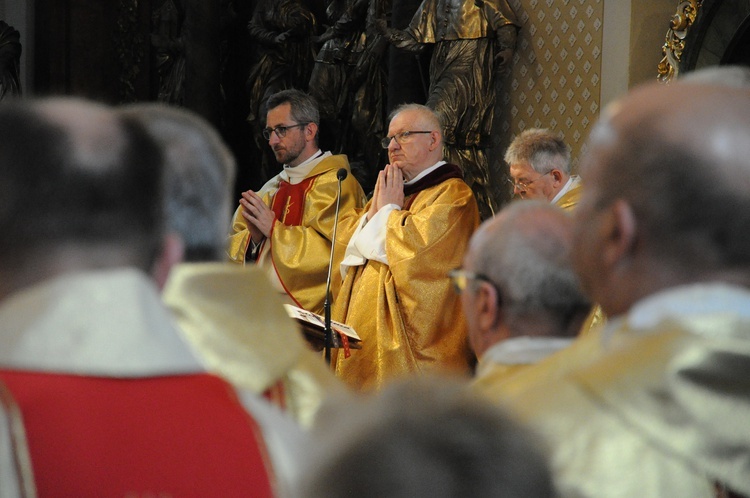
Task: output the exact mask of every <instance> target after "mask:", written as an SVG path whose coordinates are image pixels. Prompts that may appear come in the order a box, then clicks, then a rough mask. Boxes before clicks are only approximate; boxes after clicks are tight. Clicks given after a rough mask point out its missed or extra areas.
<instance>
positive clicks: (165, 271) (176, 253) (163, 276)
mask: <svg viewBox="0 0 750 498" xmlns="http://www.w3.org/2000/svg"><path fill="white" fill-rule="evenodd" d="M184 257H185V243H184V242H183V240H182V237H180V236H179V235H177V234H176V233H174V232H170V233H168V234H167V235H165V236H164V239H162V244H161V250H160V251H159V254H158V255H157V256H156V261H154V265H153V267H152V269H151V277H152V278H153V279H154V281H155V282H156V286H157V287H158V288H159V290H162V289H163V288H164V285H165V284H166V283H167V278H168V277H169V272H170V270H171V269H172V267H173V266H174V265H176V264H178V263H180V262H182V260H183V259H184Z"/></svg>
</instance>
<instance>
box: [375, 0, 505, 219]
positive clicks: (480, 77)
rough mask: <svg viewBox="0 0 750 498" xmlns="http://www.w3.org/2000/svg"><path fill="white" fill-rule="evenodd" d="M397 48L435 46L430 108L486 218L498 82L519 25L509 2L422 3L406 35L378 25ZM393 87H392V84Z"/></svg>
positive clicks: (450, 156) (431, 0)
mask: <svg viewBox="0 0 750 498" xmlns="http://www.w3.org/2000/svg"><path fill="white" fill-rule="evenodd" d="M376 25H377V26H378V29H379V31H380V32H381V33H383V34H385V36H386V37H387V38H388V40H389V41H390V42H391V43H392V44H393V45H394V46H396V47H398V48H402V49H406V50H411V51H415V52H419V51H422V50H424V49H425V47H426V46H427V45H430V44H432V45H434V47H433V52H432V59H431V62H430V87H429V90H428V97H427V103H426V105H427V106H428V107H430V108H432V109H433V110H435V112H436V113H437V114H438V116H439V117H440V120H441V122H442V124H443V132H444V135H445V149H446V150H445V157H446V160H447V161H449V162H452V163H455V164H458V165H459V166H461V168H462V169H463V171H464V176H465V178H466V181H467V183H468V184H469V185H470V186H471V187H472V190H473V191H474V194H475V195H476V197H477V202H478V203H479V206H480V211H481V214H482V217H483V218H486V217H488V216H490V215H491V214H492V213H493V212H494V209H495V205H494V204H495V203H494V200H493V199H492V196H491V195H490V190H489V186H490V180H491V178H490V169H489V164H488V161H487V154H486V151H487V148H488V147H489V144H490V133H491V131H492V121H493V118H494V109H495V96H496V94H497V92H496V89H497V87H498V85H497V83H498V81H499V77H501V76H503V74H504V72H505V71H506V69H507V67H508V64H509V63H510V61H511V57H512V55H513V49H514V47H515V42H516V33H517V30H518V23H517V21H516V18H515V14H514V13H513V11H512V9H511V8H510V5H508V2H507V1H506V0H487V1H483V0H424V1H423V2H422V5H421V6H420V7H419V9H418V10H417V12H416V13H415V14H414V17H413V18H412V21H411V23H410V24H409V27H408V28H406V29H405V30H396V29H392V28H388V27H387V26H386V23H385V21H384V20H383V19H380V20H378V22H377V23H376ZM391 84H394V82H391Z"/></svg>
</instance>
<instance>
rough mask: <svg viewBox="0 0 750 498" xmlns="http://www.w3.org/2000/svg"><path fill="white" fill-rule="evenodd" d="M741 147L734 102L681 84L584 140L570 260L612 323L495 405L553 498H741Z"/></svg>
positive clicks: (749, 454)
mask: <svg viewBox="0 0 750 498" xmlns="http://www.w3.org/2000/svg"><path fill="white" fill-rule="evenodd" d="M748 133H750V93H748V91H747V90H746V89H737V88H730V87H728V86H710V85H705V84H700V83H680V82H679V81H678V82H676V83H674V84H671V85H669V86H662V85H659V84H654V85H646V86H643V87H640V88H638V89H636V90H634V91H632V92H631V93H630V94H628V95H627V96H625V97H624V98H622V99H621V100H620V101H618V102H615V103H614V104H612V105H611V106H609V107H608V108H607V110H606V112H605V113H604V114H603V116H602V119H601V121H600V122H599V123H598V124H597V125H596V126H595V128H594V129H593V131H592V133H591V135H590V138H589V143H588V151H589V152H588V154H587V156H586V157H585V158H584V159H583V162H582V165H581V168H582V171H583V173H584V174H585V175H586V178H587V179H588V183H587V187H586V190H585V191H584V193H583V196H582V198H581V202H580V204H579V206H578V208H577V210H576V220H575V239H574V240H575V244H574V251H573V255H574V265H575V267H576V270H577V272H578V274H579V275H580V277H581V279H582V282H583V285H584V288H585V289H586V290H587V292H588V293H589V295H590V296H591V297H592V298H594V299H595V300H597V301H598V302H599V303H600V304H601V306H602V308H603V309H604V311H605V312H606V313H607V315H608V316H610V317H611V319H610V322H609V324H608V325H607V327H606V328H605V329H604V330H603V331H602V332H601V333H600V334H594V335H591V336H588V337H585V338H583V340H581V341H579V344H580V345H582V346H583V347H576V346H572V347H571V348H568V349H566V350H565V351H564V352H561V353H559V354H558V355H556V357H551V358H549V359H548V360H546V361H545V362H542V363H540V364H539V365H537V366H535V367H531V368H530V369H529V370H527V371H526V372H524V374H525V373H532V371H533V370H536V369H538V368H540V367H543V368H544V370H545V371H546V372H550V371H554V372H556V374H555V375H554V376H552V377H550V376H549V375H544V373H543V372H542V375H541V378H540V376H539V373H540V372H534V374H535V375H536V376H537V383H536V387H533V385H532V386H531V387H527V388H526V389H525V390H523V391H521V392H520V394H518V395H516V396H511V397H510V399H509V401H508V403H509V405H510V406H511V407H512V408H514V409H515V410H516V412H517V413H518V414H519V415H520V416H521V417H522V418H523V419H524V420H526V421H527V422H528V423H530V424H531V425H532V426H533V427H534V428H535V429H537V430H538V431H540V432H541V433H542V434H543V435H544V436H545V437H546V438H547V440H548V444H549V447H550V449H551V457H552V465H553V468H554V471H555V474H556V477H557V481H558V485H559V488H560V491H561V493H562V495H563V496H577V497H580V496H591V497H593V496H596V497H609V496H640V497H647V498H648V497H659V496H686V497H715V496H736V495H743V496H748V495H750V479H748V476H750V466H749V465H748V462H750V431H749V430H748V427H747V423H746V421H747V420H748V419H749V418H750V402H749V401H748V397H747V393H748V392H749V391H750V386H749V385H748V380H747V379H749V378H750V312H749V311H748V310H750V291H749V290H748V286H749V285H750V238H748V235H747V234H748V233H750V144H749V143H748V141H747V135H748ZM545 363H547V365H544V364H545ZM520 375H522V374H519V376H520ZM544 378H546V379H547V381H546V382H544V381H541V382H540V380H541V379H544ZM732 493H737V494H732Z"/></svg>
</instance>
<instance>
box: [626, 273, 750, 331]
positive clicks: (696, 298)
mask: <svg viewBox="0 0 750 498" xmlns="http://www.w3.org/2000/svg"><path fill="white" fill-rule="evenodd" d="M726 312H730V313H732V314H733V315H734V316H738V317H741V318H743V319H748V320H750V291H749V290H748V289H745V288H744V287H739V286H735V285H729V284H725V283H722V282H710V283H699V284H691V285H682V286H679V287H674V288H671V289H666V290H663V291H661V292H657V293H656V294H652V295H650V296H648V297H646V298H644V299H641V300H640V301H638V302H637V303H635V304H634V305H633V306H632V307H631V308H630V311H629V312H628V314H627V320H628V324H629V325H630V328H632V329H649V328H653V327H655V326H656V325H658V324H659V322H661V321H663V320H665V319H667V318H690V317H694V316H698V315H706V314H713V313H726Z"/></svg>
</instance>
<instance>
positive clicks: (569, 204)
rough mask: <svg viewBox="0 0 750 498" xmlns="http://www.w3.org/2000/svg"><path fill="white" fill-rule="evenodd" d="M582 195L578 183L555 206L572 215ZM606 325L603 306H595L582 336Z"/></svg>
mask: <svg viewBox="0 0 750 498" xmlns="http://www.w3.org/2000/svg"><path fill="white" fill-rule="evenodd" d="M575 178H578V177H575ZM582 193H583V183H581V182H580V181H577V182H576V184H575V185H574V186H573V187H572V188H571V189H570V190H568V191H567V192H565V193H564V194H563V195H562V197H560V198H559V199H557V201H556V202H555V206H558V207H559V208H561V209H563V210H565V211H568V212H570V213H572V212H573V211H574V210H575V208H576V206H577V205H578V201H579V200H580V199H581V194H582ZM605 323H607V315H605V314H604V311H603V310H602V308H601V306H599V305H598V304H595V305H594V306H593V307H592V308H591V313H589V316H588V317H587V318H586V321H585V322H584V323H583V326H582V327H581V332H580V335H586V334H588V333H589V332H591V331H592V330H594V329H595V328H597V327H601V326H603V325H604V324H605Z"/></svg>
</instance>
